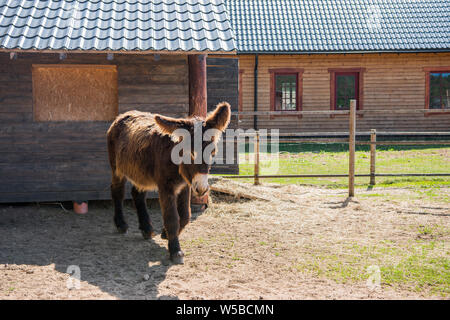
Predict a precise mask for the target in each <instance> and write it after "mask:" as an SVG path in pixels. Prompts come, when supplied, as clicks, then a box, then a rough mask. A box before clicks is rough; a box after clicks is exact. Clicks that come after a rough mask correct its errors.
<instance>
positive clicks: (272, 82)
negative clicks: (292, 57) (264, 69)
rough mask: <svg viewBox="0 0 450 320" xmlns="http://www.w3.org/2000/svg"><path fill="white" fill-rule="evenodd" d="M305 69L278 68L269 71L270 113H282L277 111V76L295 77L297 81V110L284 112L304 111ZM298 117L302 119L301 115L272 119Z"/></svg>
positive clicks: (287, 115) (273, 116)
mask: <svg viewBox="0 0 450 320" xmlns="http://www.w3.org/2000/svg"><path fill="white" fill-rule="evenodd" d="M303 72H304V69H303V68H277V69H269V73H270V111H280V110H275V91H276V82H275V81H276V76H277V75H295V76H296V80H297V87H296V95H295V110H283V112H286V113H288V112H293V111H301V110H302V102H303ZM292 116H294V117H298V118H301V117H302V116H301V115H298V114H292V115H291V114H283V115H271V116H270V118H271V119H273V118H275V117H292Z"/></svg>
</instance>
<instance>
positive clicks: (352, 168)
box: [348, 100, 356, 197]
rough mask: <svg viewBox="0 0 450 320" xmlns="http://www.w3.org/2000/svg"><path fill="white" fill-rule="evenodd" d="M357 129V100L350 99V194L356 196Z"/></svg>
mask: <svg viewBox="0 0 450 320" xmlns="http://www.w3.org/2000/svg"><path fill="white" fill-rule="evenodd" d="M355 131H356V100H350V117H349V125H348V151H349V159H348V196H349V197H354V196H355Z"/></svg>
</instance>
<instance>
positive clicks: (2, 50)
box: [0, 48, 237, 55]
mask: <svg viewBox="0 0 450 320" xmlns="http://www.w3.org/2000/svg"><path fill="white" fill-rule="evenodd" d="M0 52H17V53H21V52H22V53H105V54H106V53H114V54H178V55H180V54H181V55H190V54H207V55H208V54H220V55H225V54H228V55H236V54H237V51H236V50H230V51H227V50H217V51H212V50H203V51H198V50H189V51H186V50H79V49H77V50H68V49H44V50H38V49H17V48H15V49H8V48H0Z"/></svg>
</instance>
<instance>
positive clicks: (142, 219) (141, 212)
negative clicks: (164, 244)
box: [131, 186, 155, 240]
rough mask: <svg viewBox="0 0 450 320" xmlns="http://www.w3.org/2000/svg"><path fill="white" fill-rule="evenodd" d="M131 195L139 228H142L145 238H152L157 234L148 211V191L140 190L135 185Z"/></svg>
mask: <svg viewBox="0 0 450 320" xmlns="http://www.w3.org/2000/svg"><path fill="white" fill-rule="evenodd" d="M131 195H132V197H133V200H134V205H135V207H136V211H137V215H138V220H139V229H140V230H141V233H142V236H143V237H144V239H145V240H147V239H151V238H152V237H154V236H155V233H154V232H153V226H152V222H151V221H150V217H149V215H148V212H147V203H146V201H145V197H146V196H147V192H145V191H139V190H138V189H136V187H135V186H133V187H132V188H131Z"/></svg>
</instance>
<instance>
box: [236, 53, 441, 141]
mask: <svg viewBox="0 0 450 320" xmlns="http://www.w3.org/2000/svg"><path fill="white" fill-rule="evenodd" d="M254 58H255V57H254V55H239V70H240V74H241V76H242V79H241V83H242V90H241V95H242V96H241V99H242V111H248V112H249V111H253V83H254V82H253V68H254ZM426 67H438V68H439V67H447V68H449V67H450V53H421V54H416V53H408V54H406V53H405V54H393V53H389V54H364V55H363V54H346V55H344V54H316V55H259V65H258V69H259V73H258V84H259V85H258V86H259V88H258V111H270V73H269V69H277V68H302V69H303V70H304V72H303V87H302V92H301V94H302V99H303V106H302V107H303V108H302V110H303V111H309V110H312V111H314V110H330V72H329V69H333V68H365V72H364V74H363V91H364V97H363V98H364V101H363V109H364V110H369V109H379V110H380V109H392V110H395V109H407V108H411V109H424V107H425V71H424V68H426ZM356 122H357V124H356V125H357V130H358V131H369V130H370V129H377V130H381V131H448V130H449V128H450V114H445V115H444V114H441V115H430V116H424V114H417V113H416V114H382V113H381V114H380V113H372V114H365V115H364V116H363V117H359V116H358V117H357V121H356ZM239 126H240V127H241V128H252V127H253V116H245V117H242V118H241V121H240V124H239ZM258 127H259V128H278V129H280V132H320V131H322V132H332V131H347V130H348V116H335V117H330V116H324V115H320V116H317V115H316V116H312V115H304V116H303V117H297V116H276V117H274V118H272V119H271V118H270V117H269V116H258Z"/></svg>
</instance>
